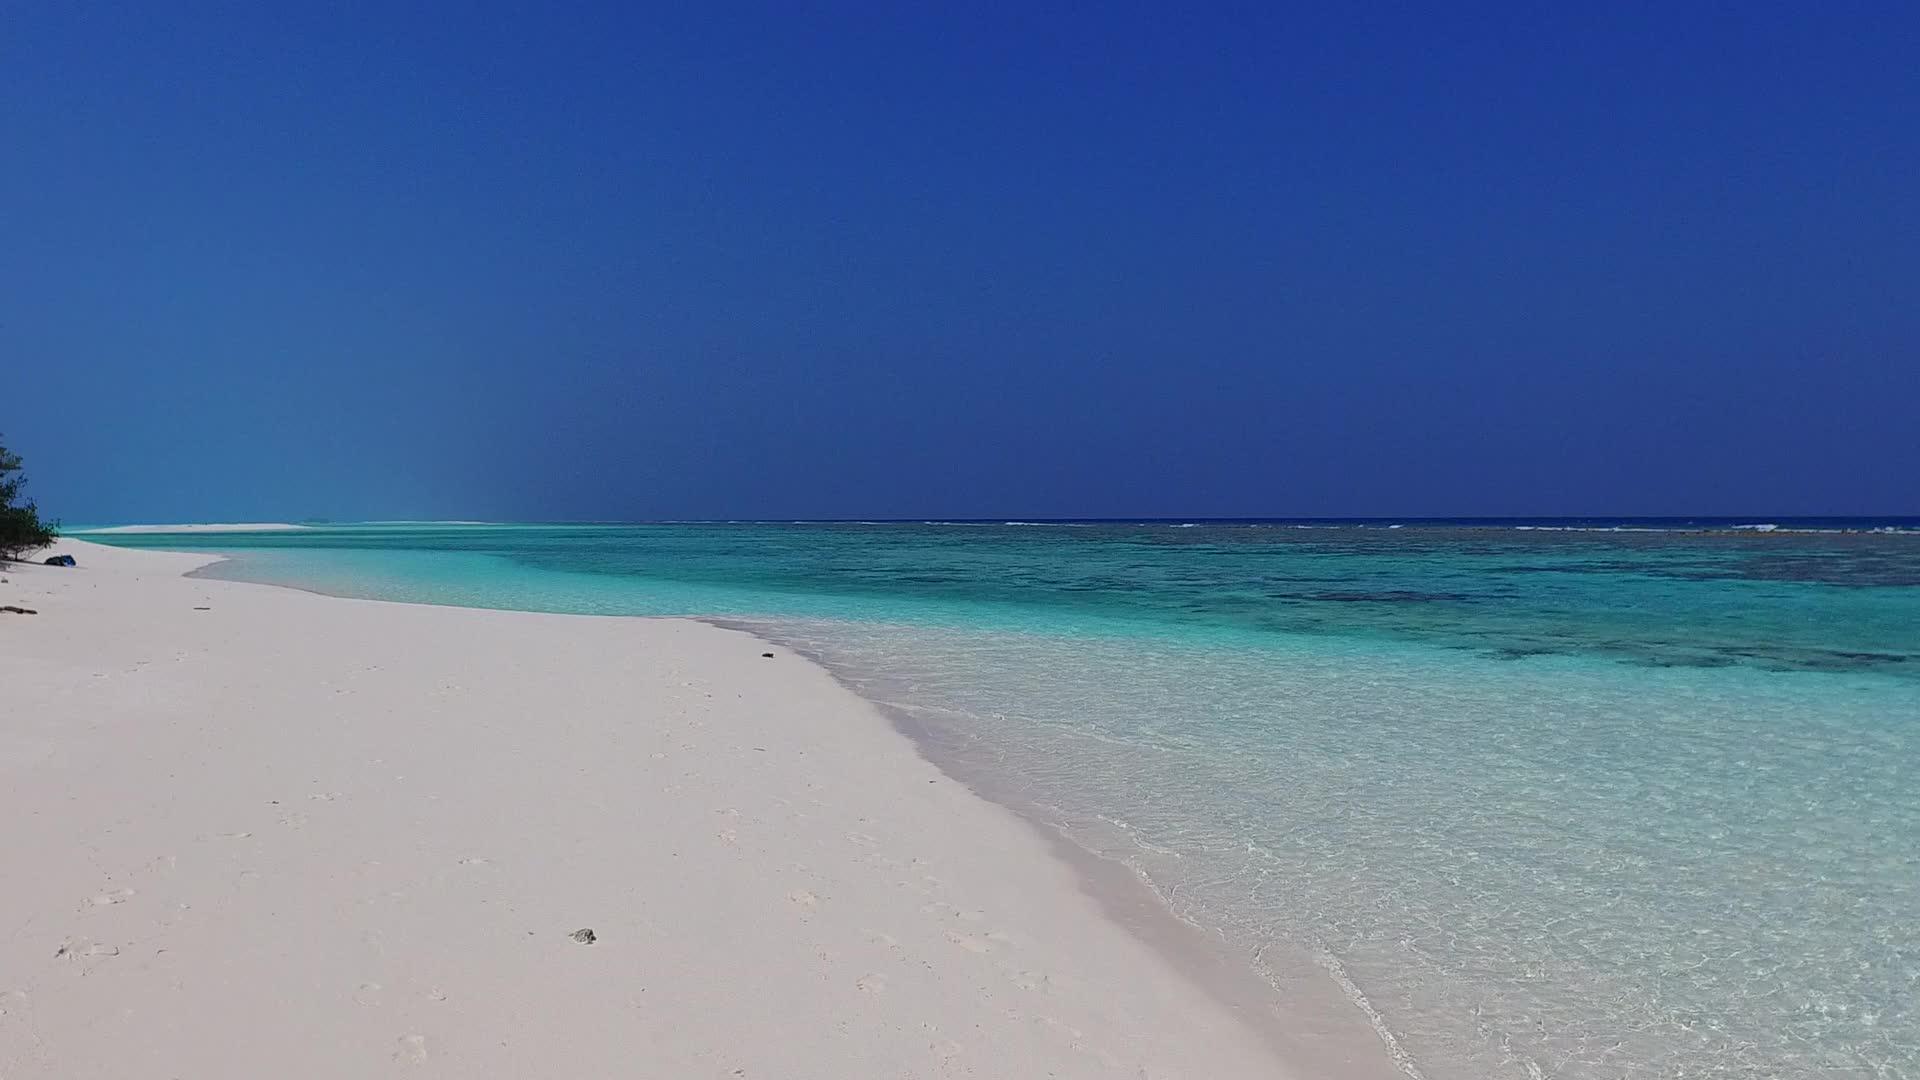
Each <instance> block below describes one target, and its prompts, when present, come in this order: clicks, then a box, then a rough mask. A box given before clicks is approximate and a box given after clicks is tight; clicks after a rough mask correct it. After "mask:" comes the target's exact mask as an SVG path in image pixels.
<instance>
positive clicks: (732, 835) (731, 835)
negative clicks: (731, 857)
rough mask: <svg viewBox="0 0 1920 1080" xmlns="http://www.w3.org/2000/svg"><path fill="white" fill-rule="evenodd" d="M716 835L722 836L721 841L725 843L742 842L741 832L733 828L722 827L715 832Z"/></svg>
mask: <svg viewBox="0 0 1920 1080" xmlns="http://www.w3.org/2000/svg"><path fill="white" fill-rule="evenodd" d="M714 835H715V836H718V837H719V838H720V842H721V843H723V844H738V843H739V842H740V834H739V832H737V831H736V830H733V829H721V830H720V831H719V832H717V833H715V834H714Z"/></svg>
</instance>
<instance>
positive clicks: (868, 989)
mask: <svg viewBox="0 0 1920 1080" xmlns="http://www.w3.org/2000/svg"><path fill="white" fill-rule="evenodd" d="M853 985H854V986H856V987H858V988H859V989H860V990H861V991H862V992H863V993H868V994H884V993H886V992H887V977H886V976H885V975H882V974H880V973H879V972H877V971H869V972H867V973H866V974H865V975H862V976H860V978H859V979H857V980H855V981H854V984H853Z"/></svg>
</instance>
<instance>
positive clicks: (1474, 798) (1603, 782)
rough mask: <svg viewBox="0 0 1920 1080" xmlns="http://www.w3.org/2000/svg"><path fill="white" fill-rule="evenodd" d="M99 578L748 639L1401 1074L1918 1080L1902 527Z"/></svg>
mask: <svg viewBox="0 0 1920 1080" xmlns="http://www.w3.org/2000/svg"><path fill="white" fill-rule="evenodd" d="M86 538H87V539H91V540H96V541H100V542H106V543H114V544H120V545H126V546H139V547H158V548H169V549H197V550H215V551H221V552H225V553H228V554H229V555H230V556H231V558H230V560H229V561H227V562H224V563H221V564H219V565H218V566H216V567H214V568H211V569H210V570H209V571H205V572H206V573H210V574H212V575H214V576H219V577H226V578H235V579H242V580H249V581H263V582H272V583H277V584H285V585H294V586H299V587H303V588H309V589H315V590H318V591H322V592H328V593H336V594H341V595H348V596H366V597H376V598H382V599H392V600H405V601H418V602H428V603H441V604H460V605H469V606H478V607H495V608H513V609H525V610H536V611H559V612H575V613H593V614H636V615H686V616H695V617H700V618H705V619H710V620H713V621H718V622H722V623H725V624H728V625H734V626H740V627H744V628H747V629H751V630H753V631H754V632H756V633H758V634H761V635H763V636H764V637H766V638H769V639H771V640H775V641H778V642H781V643H784V644H786V645H788V646H791V647H793V648H795V649H796V650H799V651H802V652H804V653H805V654H806V655H808V656H811V657H813V658H815V659H817V660H819V661H820V662H821V663H822V664H824V665H826V666H827V667H828V668H829V669H831V670H832V671H834V672H835V673H836V674H837V675H838V676H839V677H840V678H841V679H842V680H843V681H844V682H846V683H847V684H848V685H849V686H851V687H853V688H854V689H855V690H857V691H858V692H860V693H861V694H863V695H865V696H866V697H868V698H869V699H871V700H873V701H875V702H877V703H879V704H881V705H882V706H883V707H885V708H886V709H887V710H888V711H889V712H890V713H891V714H892V715H893V716H894V717H895V718H896V719H897V720H898V721H899V722H900V723H901V725H902V726H903V728H904V729H906V730H908V731H909V732H911V733H912V734H913V735H914V736H915V737H916V738H917V739H919V740H920V742H921V745H922V747H923V749H924V750H925V752H926V753H927V754H928V755H929V756H930V757H932V758H933V759H934V760H936V761H938V762H940V763H941V764H942V765H943V766H945V767H947V768H948V769H949V771H951V772H953V773H954V774H955V775H957V776H960V777H961V778H962V779H964V780H966V781H967V782H968V783H970V784H972V785H973V786H974V787H975V788H976V789H977V790H980V791H982V792H983V793H984V794H987V795H989V796H990V797H994V798H997V799H1000V800H1002V801H1004V802H1007V803H1008V804H1009V805H1012V806H1014V807H1015V808H1016V809H1019V810H1020V811H1021V812H1023V813H1025V814H1027V815H1029V816H1030V817H1033V818H1034V819H1035V820H1036V821H1037V822H1038V823H1039V824H1040V825H1042V827H1045V828H1048V829H1050V830H1053V831H1055V832H1057V833H1058V834H1060V835H1062V836H1064V837H1066V838H1068V839H1069V840H1071V841H1072V842H1073V843H1075V844H1078V845H1079V846H1080V847H1082V848H1084V849H1085V850H1086V851H1087V852H1089V853H1092V854H1094V855H1098V856H1101V857H1104V858H1108V859H1113V860H1117V861H1119V862H1122V863H1124V864H1126V865H1127V866H1129V867H1131V868H1132V869H1133V870H1134V871H1135V872H1137V874H1138V875H1139V876H1140V877H1141V878H1142V879H1143V880H1144V881H1145V882H1146V883H1148V884H1149V885H1150V886H1151V887H1152V888H1153V890H1154V891H1155V892H1157V893H1158V894H1159V896H1160V897H1161V898H1162V899H1163V900H1164V901H1165V902H1166V904H1167V906H1168V907H1169V908H1170V909H1171V911H1172V912H1173V913H1174V914H1176V915H1177V916H1178V917H1179V918H1181V919H1183V920H1185V921H1187V922H1189V923H1192V924H1193V925H1195V926H1198V927H1200V928H1202V929H1203V930H1205V931H1206V932H1207V934H1208V936H1209V937H1210V938H1211V939H1212V940H1214V941H1217V942H1218V943H1219V945H1220V947H1221V948H1223V949H1226V950H1230V951H1231V952H1232V953H1234V954H1235V955H1237V956H1239V957H1241V958H1242V959H1243V960H1244V962H1245V963H1247V964H1250V965H1252V966H1253V967H1254V968H1255V969H1256V970H1258V971H1260V972H1261V973H1262V974H1264V975H1266V976H1268V977H1269V978H1270V980H1271V981H1273V982H1274V983H1275V984H1276V986H1285V987H1292V988H1297V987H1298V986H1299V985H1300V980H1301V978H1302V974H1301V973H1302V972H1307V973H1310V975H1311V977H1312V979H1314V980H1316V982H1317V983H1321V984H1324V986H1325V988H1326V989H1327V991H1328V992H1329V993H1330V994H1336V995H1338V996H1340V997H1342V998H1344V999H1345V1001H1346V1002H1348V1003H1350V1004H1351V1007H1353V1008H1355V1009H1357V1010H1360V1011H1361V1013H1363V1014H1364V1015H1365V1016H1366V1018H1367V1019H1368V1021H1369V1022H1370V1023H1371V1024H1372V1026H1373V1029H1374V1031H1375V1032H1376V1033H1377V1034H1378V1037H1379V1038H1380V1039H1381V1041H1382V1042H1383V1044H1385V1045H1386V1047H1387V1048H1388V1050H1389V1052H1390V1053H1392V1054H1393V1055H1394V1057H1395V1059H1396V1060H1397V1061H1399V1062H1400V1064H1401V1067H1402V1069H1403V1071H1404V1072H1405V1073H1406V1074H1407V1075H1409V1076H1410V1077H1415V1078H1427V1080H1455V1078H1459V1080H1480V1078H1495V1077H1515V1078H1532V1077H1562V1078H1590V1077H1591V1078H1599V1077H1725V1078H1735V1077H1738V1078H1756V1080H1757V1078H1762V1077H1765V1078H1775V1077H1819V1078H1848V1080H1852V1078H1860V1080H1868V1078H1873V1080H1884V1078H1894V1077H1920V519H1911V518H1909V519H1873V520H1865V519H1823V520H1811V519H1802V520H1785V519H1782V520H1776V521H1764V520H1743V521H1727V520H1700V521H1683V520H1674V519H1609V520H1572V519H1569V520H1502V521H1412V520H1409V521H1366V522H1353V521H1316V522H1306V521H1301V522H1284V521H1246V522H1171V521H1157V522H873V523H856V522H833V523H798V522H796V523H767V522H760V523H667V524H651V525H476V524H433V523H386V524H365V525H338V526H334V525H327V526H318V527H311V528H304V529H300V530H297V531H288V532H271V533H232V534H219V533H202V534H128V533H111V534H109V533H95V534H89V535H87V537H86Z"/></svg>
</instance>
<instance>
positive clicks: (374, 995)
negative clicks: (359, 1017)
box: [353, 982, 385, 1005]
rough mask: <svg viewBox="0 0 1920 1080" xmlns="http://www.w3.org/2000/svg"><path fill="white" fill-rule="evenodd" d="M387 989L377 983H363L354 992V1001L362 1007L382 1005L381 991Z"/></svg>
mask: <svg viewBox="0 0 1920 1080" xmlns="http://www.w3.org/2000/svg"><path fill="white" fill-rule="evenodd" d="M383 989H385V988H384V987H382V986H381V985H380V984H379V983H377V982H363V983H361V984H360V986H359V987H358V988H357V989H355V990H354V992H353V1000H354V1001H355V1002H356V1003H358V1004H361V1005H378V1004H380V991H381V990H383Z"/></svg>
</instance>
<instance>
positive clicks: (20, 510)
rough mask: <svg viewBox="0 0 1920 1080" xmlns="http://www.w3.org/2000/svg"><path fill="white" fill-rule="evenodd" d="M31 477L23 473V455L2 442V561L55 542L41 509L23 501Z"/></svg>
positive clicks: (0, 493) (16, 557) (0, 460)
mask: <svg viewBox="0 0 1920 1080" xmlns="http://www.w3.org/2000/svg"><path fill="white" fill-rule="evenodd" d="M26 486H27V478H26V476H25V474H23V473H22V472H21V471H20V455H19V454H16V453H14V452H13V451H11V450H8V449H7V447H6V444H5V443H0V560H4V559H18V558H20V557H21V556H22V555H25V554H26V553H28V552H30V551H33V550H34V549H35V548H40V547H44V546H46V545H48V544H51V543H53V538H54V536H55V535H56V533H55V529H54V527H53V526H52V525H51V524H48V523H46V522H43V521H41V520H40V509H39V507H37V506H35V505H34V504H33V500H32V499H28V498H23V497H22V496H21V494H20V491H21V489H22V488H25V487H26Z"/></svg>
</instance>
